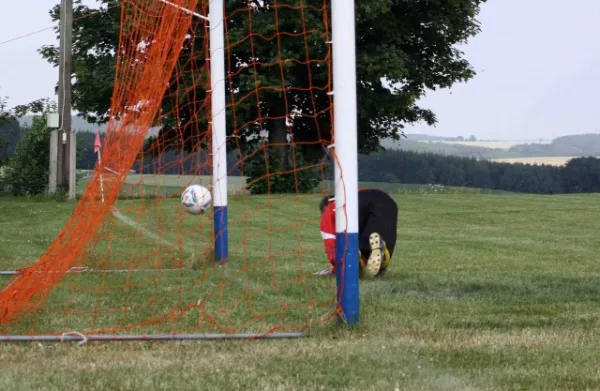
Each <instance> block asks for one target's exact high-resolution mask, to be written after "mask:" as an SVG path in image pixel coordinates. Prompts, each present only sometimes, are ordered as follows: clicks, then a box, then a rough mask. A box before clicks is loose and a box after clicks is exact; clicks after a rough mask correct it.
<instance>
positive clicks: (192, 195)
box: [181, 185, 212, 215]
mask: <svg viewBox="0 0 600 391" xmlns="http://www.w3.org/2000/svg"><path fill="white" fill-rule="evenodd" d="M211 204H212V196H211V195H210V191H208V189H207V188H206V187H204V186H200V185H190V186H188V187H187V188H186V189H185V190H184V191H183V193H181V205H183V208H184V209H185V211H186V212H188V213H190V214H193V215H200V214H203V213H204V212H206V210H207V209H208V208H210V205H211Z"/></svg>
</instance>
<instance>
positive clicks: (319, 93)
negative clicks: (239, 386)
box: [40, 0, 485, 189]
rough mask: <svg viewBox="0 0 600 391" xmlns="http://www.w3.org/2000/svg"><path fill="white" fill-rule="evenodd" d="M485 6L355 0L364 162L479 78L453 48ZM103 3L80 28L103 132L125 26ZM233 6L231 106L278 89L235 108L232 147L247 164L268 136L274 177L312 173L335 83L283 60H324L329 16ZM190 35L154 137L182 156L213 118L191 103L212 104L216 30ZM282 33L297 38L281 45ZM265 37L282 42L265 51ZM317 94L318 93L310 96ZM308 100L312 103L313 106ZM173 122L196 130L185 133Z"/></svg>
mask: <svg viewBox="0 0 600 391" xmlns="http://www.w3.org/2000/svg"><path fill="white" fill-rule="evenodd" d="M483 2H485V0H455V1H451V2H449V1H447V0H430V1H423V2H414V1H409V0H356V16H357V29H356V30H357V34H356V37H355V38H356V43H357V78H358V81H357V88H358V105H359V110H358V128H359V135H358V137H359V140H358V144H359V146H360V152H362V153H368V152H370V151H374V150H377V149H378V148H379V140H380V139H381V138H385V137H391V138H393V139H399V137H400V136H401V134H402V130H401V129H402V128H403V127H404V126H405V125H406V124H410V123H415V122H419V121H424V122H426V123H427V124H430V125H432V124H434V123H435V122H436V118H435V115H434V113H433V112H432V111H431V110H428V109H425V108H422V107H419V106H418V105H417V104H416V102H417V100H418V99H419V98H420V97H422V96H423V95H424V94H425V91H426V90H427V89H431V90H435V89H437V88H448V87H450V86H452V85H453V84H455V83H457V82H465V81H468V80H469V79H471V78H472V77H473V76H474V75H475V72H474V71H473V69H472V68H471V66H470V64H469V63H468V62H467V61H466V60H465V59H464V58H463V53H462V52H461V51H460V50H458V49H457V48H456V45H457V44H461V43H465V42H467V40H468V39H469V38H470V37H472V36H474V35H476V34H477V33H478V32H479V24H478V22H477V20H476V16H477V14H478V12H479V7H480V5H481V4H482V3H483ZM101 3H102V4H103V7H102V9H101V10H100V11H99V10H98V9H93V8H90V7H87V6H84V5H82V4H81V1H80V0H75V9H74V16H75V18H76V22H75V23H74V28H73V42H74V52H73V70H74V74H75V77H76V81H75V83H74V84H73V108H74V109H76V110H78V111H79V112H81V113H83V115H84V116H85V118H87V119H88V120H89V121H92V122H99V123H102V122H106V121H107V119H108V115H109V108H110V97H111V91H112V86H113V83H114V68H115V64H116V59H115V57H114V53H115V52H118V50H116V49H117V46H118V39H119V26H120V15H121V11H120V7H118V5H119V3H120V2H119V1H116V0H101ZM200 3H202V4H204V2H202V1H201V2H200ZM225 3H226V14H228V15H230V16H231V17H229V18H227V24H226V30H227V37H228V42H229V46H228V49H227V53H226V56H227V57H228V58H229V59H230V64H231V67H230V68H229V69H228V71H229V78H228V83H227V88H228V93H227V94H226V95H227V97H228V99H229V102H228V103H231V99H232V96H235V94H234V93H233V91H234V89H235V91H239V92H238V94H240V95H241V94H242V93H243V92H249V91H253V90H254V91H257V88H256V87H257V86H281V88H278V89H276V90H273V89H271V90H261V91H260V92H259V93H257V94H254V95H252V96H250V97H249V98H248V99H246V100H245V101H244V102H242V103H239V104H237V105H236V115H235V120H234V118H233V115H232V113H231V111H229V112H228V124H229V129H228V133H229V134H232V133H234V132H235V134H236V136H237V138H232V139H231V143H232V145H233V144H235V143H239V145H240V146H241V148H242V153H247V152H248V151H249V150H254V149H255V148H259V147H260V146H261V140H260V138H259V137H257V135H258V134H259V132H260V131H261V130H267V131H268V138H269V142H270V143H278V144H279V145H281V146H280V147H277V148H273V147H271V148H268V151H266V152H267V153H266V156H268V157H271V156H272V160H273V161H274V162H275V163H276V164H277V165H278V166H279V167H276V168H277V169H278V170H279V171H285V170H286V165H288V166H289V165H290V156H291V154H292V153H294V154H297V155H298V156H299V157H300V159H301V160H304V161H306V162H307V163H314V162H315V161H317V160H318V159H321V158H322V156H323V146H324V145H323V144H327V143H328V142H330V140H331V134H330V127H329V123H330V122H331V119H330V118H329V111H328V110H326V108H327V107H328V106H329V105H330V97H329V96H328V95H327V91H326V89H325V87H326V86H327V84H328V81H329V75H328V70H327V67H325V66H319V64H315V63H312V64H311V65H306V64H301V63H297V62H284V63H282V62H279V61H280V56H284V57H285V58H295V59H299V60H301V61H306V60H309V59H310V60H315V59H324V58H326V57H327V56H328V50H329V45H328V44H327V42H326V40H327V39H326V38H327V37H326V36H325V34H324V31H323V30H324V28H323V13H322V11H321V10H319V9H317V8H316V7H315V8H311V7H284V6H282V5H285V4H294V5H298V0H277V1H276V2H275V0H261V1H257V0H250V2H249V1H248V0H230V1H227V2H225ZM305 3H310V2H308V1H305ZM249 5H251V6H252V7H250V8H252V9H253V11H251V12H250V14H251V24H252V25H251V26H250V25H249V23H250V18H249V17H248V12H246V13H237V14H233V13H232V11H233V10H235V9H241V8H244V7H248V6H249ZM274 5H277V7H273V6H274ZM50 13H51V16H52V18H53V20H55V21H56V20H58V18H59V8H58V6H56V7H54V8H53V9H52V10H51V12H50ZM274 14H276V18H275V17H274ZM330 14H331V12H330V10H329V11H328V15H330ZM275 20H277V21H278V24H276V23H275ZM192 29H193V30H194V31H192V33H194V34H192V36H194V37H195V39H188V40H186V41H185V42H184V43H183V47H182V52H181V57H180V61H179V63H178V65H177V71H176V72H175V73H174V78H175V77H177V80H175V79H173V80H171V83H170V84H169V86H168V87H167V91H166V94H165V99H164V100H163V104H162V114H163V115H162V124H160V125H161V131H160V134H159V136H158V139H159V140H160V141H161V142H160V143H159V144H160V145H162V146H164V147H170V148H180V149H183V150H186V151H190V150H191V149H192V148H193V147H194V145H196V144H195V143H194V142H192V141H189V140H198V139H199V138H200V139H201V138H202V134H198V132H199V130H198V129H200V132H203V131H206V129H207V128H208V125H207V124H206V123H205V122H204V123H192V122H191V120H192V119H193V118H196V117H198V111H199V110H205V108H203V107H199V105H198V104H190V103H191V102H198V101H201V100H202V99H203V98H204V96H205V94H206V90H207V88H206V87H207V86H206V80H204V79H206V77H205V76H202V73H201V72H199V71H198V70H202V69H205V68H206V67H205V65H206V64H205V57H206V56H205V53H206V47H205V45H204V43H205V41H206V40H205V38H206V37H205V36H204V34H206V31H208V30H207V29H205V25H204V23H203V22H202V21H195V22H194V24H193V26H192ZM248 31H252V32H254V33H256V35H253V36H252V37H251V38H250V39H244V40H242V39H241V38H243V37H247V36H248ZM282 31H284V32H296V33H297V34H289V35H287V34H277V32H282ZM299 33H302V34H299ZM259 36H262V37H276V39H269V40H265V39H260V38H258V37H259ZM40 52H41V54H42V56H43V57H44V58H45V59H46V60H48V61H49V62H50V63H52V64H55V65H56V64H58V48H57V47H56V46H45V47H43V48H41V50H40ZM282 53H283V54H282ZM257 58H258V59H260V61H261V62H266V63H276V64H277V63H279V64H280V65H279V66H271V67H264V66H263V67H260V70H259V71H256V73H255V70H254V65H255V64H256V62H255V61H256V60H255V59H257ZM309 64H310V63H309ZM321 65H322V64H321ZM282 67H284V68H285V71H284V72H282ZM282 74H283V78H282ZM382 80H384V81H383V82H382ZM311 85H312V86H317V87H320V88H322V90H317V89H313V90H312V91H310V92H307V89H308V87H309V86H311ZM309 94H312V95H311V96H310V99H308V97H309ZM313 102H314V107H313ZM259 111H260V114H261V115H260V116H259V115H258V114H259ZM292 111H296V112H302V113H303V114H305V115H306V116H304V117H297V118H295V119H294V121H293V125H292V126H288V125H289V124H287V123H286V118H285V114H286V113H290V112H292ZM259 117H261V118H263V123H254V122H253V123H250V124H249V125H246V124H247V123H248V121H249V119H255V118H259ZM287 120H288V121H289V120H290V119H289V118H287ZM176 123H184V124H185V123H188V124H189V125H190V126H187V127H186V126H183V127H180V126H176V125H175V124H176ZM288 132H290V133H291V134H290V136H291V140H292V143H293V145H288V147H283V146H284V145H286V143H287V142H288V140H287V136H288ZM156 145H157V144H153V145H150V146H149V148H148V149H149V150H152V149H153V147H155V146H156ZM155 151H156V149H155ZM158 152H159V153H161V152H163V151H162V150H160V151H158ZM263 159H264V157H263ZM271 163H272V162H269V163H268V164H263V165H264V166H267V165H270V164H271ZM287 188H288V189H289V186H288V187H287Z"/></svg>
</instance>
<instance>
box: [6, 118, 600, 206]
mask: <svg viewBox="0 0 600 391" xmlns="http://www.w3.org/2000/svg"><path fill="white" fill-rule="evenodd" d="M13 125H14V124H13ZM93 140H94V133H91V132H78V135H77V155H78V156H77V168H78V169H92V168H93V167H94V165H95V164H96V154H95V153H94V152H93ZM6 141H7V140H6ZM11 141H14V140H11ZM5 144H13V143H12V142H11V143H5ZM46 144H47V142H46V141H45V140H44V141H43V145H46ZM5 146H6V145H5ZM39 148H42V145H41V144H40V146H39ZM11 149H12V148H11ZM42 149H43V148H42ZM5 150H6V149H5ZM23 151H25V150H23ZM22 160H23V161H24V162H27V161H28V160H27V159H22ZM42 160H43V161H41V165H42V166H44V167H45V166H46V161H47V158H45V157H44V158H43V159H42ZM239 162H240V160H239V156H237V155H236V153H235V152H232V153H231V154H230V156H229V158H228V162H227V163H228V172H229V175H232V176H237V175H241V170H240V167H239V166H238V165H239ZM358 168H359V180H360V181H362V182H387V183H405V184H439V185H445V186H457V187H473V188H482V189H494V190H504V191H512V192H520V193H535V194H564V193H591V192H600V159H598V158H594V157H582V158H575V159H572V160H570V161H569V162H568V163H567V165H566V166H564V167H556V166H550V165H531V164H511V163H497V162H491V161H488V160H484V159H477V158H473V157H456V156H445V155H439V154H434V153H421V152H413V151H403V150H385V151H382V152H379V153H373V154H370V155H360V156H359V164H358ZM132 169H134V170H135V171H136V172H140V173H144V174H157V175H158V174H190V175H210V174H211V171H212V170H211V167H210V164H209V160H208V155H207V153H206V152H200V153H194V154H180V153H177V152H176V151H170V152H168V153H166V154H163V155H162V156H159V157H150V156H147V157H146V158H145V159H144V160H143V161H138V162H136V163H135V164H134V166H133V167H132ZM247 169H248V167H246V170H245V173H246V172H247ZM303 171H307V170H303ZM317 171H318V170H315V173H314V176H315V178H320V177H321V173H320V172H317ZM328 171H329V176H331V175H332V169H331V167H329V170H328ZM29 180H31V179H29ZM42 182H43V181H42ZM44 183H45V182H44Z"/></svg>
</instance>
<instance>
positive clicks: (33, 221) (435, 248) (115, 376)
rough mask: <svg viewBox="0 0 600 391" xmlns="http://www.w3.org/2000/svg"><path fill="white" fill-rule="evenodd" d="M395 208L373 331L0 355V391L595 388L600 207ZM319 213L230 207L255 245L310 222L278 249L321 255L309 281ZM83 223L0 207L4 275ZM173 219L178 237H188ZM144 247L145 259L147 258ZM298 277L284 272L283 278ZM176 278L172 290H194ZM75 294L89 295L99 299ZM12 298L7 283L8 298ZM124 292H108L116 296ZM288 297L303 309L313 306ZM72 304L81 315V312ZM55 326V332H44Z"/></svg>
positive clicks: (437, 204) (4, 348) (125, 204)
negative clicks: (270, 229) (244, 216)
mask: <svg viewBox="0 0 600 391" xmlns="http://www.w3.org/2000/svg"><path fill="white" fill-rule="evenodd" d="M446 190H449V189H446ZM394 197H395V199H396V200H397V202H398V204H399V206H400V219H399V226H398V232H399V243H398V250H397V253H396V254H395V257H394V261H393V265H392V267H391V269H390V270H389V272H388V273H387V275H386V277H385V278H384V279H381V280H377V281H363V282H362V283H361V306H362V312H361V316H362V318H361V323H360V326H359V327H358V328H357V329H356V330H342V329H338V328H336V327H335V326H334V325H332V324H328V323H326V324H321V325H317V326H315V327H314V328H313V329H309V330H308V338H306V339H299V340H280V341H235V342H234V341H220V342H169V343H142V342H130V343H88V344H86V345H83V346H82V347H81V348H78V347H76V346H75V345H72V344H50V343H32V344H2V345H0V368H2V371H0V389H1V390H23V389H56V390H63V389H72V390H80V389H85V390H116V389H118V390H133V389H176V390H196V389H228V390H229V389H231V390H234V389H262V390H278V389H282V390H284V389H285V390H288V389H289V390H296V389H307V390H308V389H310V390H317V389H319V390H342V389H344V390H591V389H599V388H600V368H599V364H598V363H599V362H600V327H599V326H600V267H599V265H598V253H599V251H600V242H599V241H598V239H597V237H598V232H600V220H599V219H598V218H597V215H598V213H599V212H600V196H598V195H586V196H552V197H550V196H533V195H511V194H486V195H484V194H473V193H466V192H460V191H448V192H444V194H435V192H420V191H415V192H412V193H411V192H405V193H403V194H400V193H399V194H396V195H395V196H394ZM140 202H141V201H136V200H129V201H126V200H123V201H120V205H119V207H120V208H121V210H123V213H125V214H127V215H128V216H130V217H131V218H134V217H135V216H136V213H135V211H136V210H137V209H136V208H138V207H139V205H138V203H140ZM177 202H178V200H170V201H167V202H166V203H165V205H164V207H161V208H164V209H159V210H157V211H156V214H155V215H145V217H144V218H145V219H146V220H143V219H142V220H136V221H140V222H141V223H143V224H148V225H152V226H157V225H156V224H152V222H151V221H150V220H152V219H159V217H158V216H163V219H162V220H160V221H167V220H168V217H169V213H174V211H175V210H176V208H177ZM316 202H317V196H315V197H312V198H303V199H301V200H299V201H295V200H294V201H291V200H290V201H288V202H272V203H269V204H268V205H269V207H270V210H271V213H265V212H261V211H260V209H259V208H260V207H261V206H263V205H265V198H264V197H248V198H245V199H244V201H242V200H235V199H233V200H232V203H231V212H230V213H231V216H232V219H235V217H236V211H242V210H243V211H249V210H255V211H256V213H255V214H252V215H251V216H248V219H250V221H249V222H246V223H243V222H241V221H238V223H237V224H238V226H242V225H243V226H244V227H246V228H245V229H256V230H260V229H261V228H264V227H265V225H267V226H277V227H285V226H286V225H287V224H289V221H290V219H291V218H292V219H293V217H290V215H292V214H293V216H303V218H304V219H305V220H306V221H310V220H313V219H314V221H315V224H314V226H313V225H306V226H303V227H302V228H301V229H288V230H281V231H276V232H274V233H273V235H274V236H275V239H276V241H277V243H278V244H279V245H280V246H284V247H285V246H288V247H290V248H291V247H293V246H294V245H295V244H297V243H298V240H299V239H298V238H300V240H301V241H302V246H303V248H305V249H307V251H308V249H311V248H314V251H312V252H310V254H311V255H310V256H307V257H306V259H305V260H304V261H305V262H304V263H303V264H304V265H305V266H306V267H307V269H308V270H307V272H310V271H312V270H316V269H319V268H323V267H325V266H326V261H325V260H324V259H323V258H322V252H321V250H320V246H321V241H320V237H319V233H318V226H317V224H316V221H317V220H318V211H317V208H316ZM151 205H152V204H151V203H150V205H147V206H146V207H149V206H151ZM72 210H73V205H68V204H64V203H56V202H54V201H44V200H13V199H0V230H1V232H2V236H1V237H0V269H12V268H16V267H21V266H25V265H27V264H29V263H31V262H33V261H35V260H36V259H37V258H38V257H40V256H41V255H42V254H43V253H44V251H45V250H46V249H47V247H48V245H49V244H50V243H51V241H52V240H54V238H55V236H56V235H57V233H58V232H59V231H60V229H61V228H62V227H63V225H64V224H65V222H66V221H67V219H68V218H69V215H70V213H71V211H72ZM291 211H293V213H291ZM244 213H246V212H244ZM172 216H176V213H174V214H173V215H172ZM178 218H179V217H176V218H175V217H173V218H172V219H171V220H173V223H172V224H174V225H175V224H179V223H180V222H179V220H178ZM114 224H115V225H113V226H112V228H111V230H112V232H113V233H114V234H115V236H119V234H125V233H128V235H130V234H131V227H129V228H128V227H121V226H120V225H119V222H118V221H115V222H114ZM165 224H166V223H165ZM182 224H184V225H186V224H192V223H190V222H189V220H185V221H183V223H182ZM169 227H170V226H163V231H161V233H162V234H163V235H164V237H165V238H166V240H171V239H172V235H174V234H176V233H174V232H173V231H171V230H170V228H169ZM127 229H129V231H127ZM231 229H232V237H233V239H232V240H237V239H239V235H241V231H240V230H241V228H239V227H238V228H236V227H235V223H232V227H231ZM299 233H300V234H299ZM298 234H299V235H300V236H296V235H298ZM137 240H141V239H140V238H137ZM144 240H147V239H144ZM144 243H146V244H147V243H148V242H143V241H142V243H140V245H139V246H138V247H136V248H135V250H136V251H142V252H143V249H144V245H143V244H144ZM198 245H202V243H200V244H198ZM248 247H249V248H250V249H251V251H252V255H251V256H252V257H257V258H261V257H264V256H265V255H267V254H266V253H267V249H268V248H269V243H268V239H267V236H266V235H261V236H258V237H256V238H255V239H254V240H253V241H252V242H251V243H250V244H249V245H248ZM98 248H101V247H98ZM117 250H118V249H117ZM117 250H114V251H117ZM123 250H125V249H123ZM129 251H131V249H129ZM236 251H238V250H236V249H234V250H233V252H234V254H235V253H236ZM295 266H296V264H294V263H292V264H291V265H285V264H281V265H278V268H280V271H281V273H283V275H285V274H291V273H293V268H294V267H295ZM252 277H255V278H257V280H255V281H259V282H260V281H261V280H260V278H264V276H263V277H260V276H252ZM79 278H80V279H84V278H86V277H79ZM89 278H91V277H89ZM165 278H166V277H165ZM171 278H172V277H171ZM175 278H177V280H176V281H175V280H173V281H171V282H172V283H173V286H176V287H179V286H182V285H181V284H182V283H183V284H184V283H185V280H181V276H178V277H175ZM78 281H79V282H80V288H82V287H86V286H88V287H89V286H91V285H85V284H84V283H83V282H82V280H78ZM154 281H156V280H154ZM163 281H164V282H165V281H168V280H163ZM266 281H267V280H263V282H265V283H266ZM5 282H8V279H7V278H5V277H0V286H1V285H3V284H4V283H5ZM121 282H122V280H120V279H117V280H116V281H112V280H110V279H108V280H105V281H104V283H105V284H107V285H106V286H107V287H110V286H111V285H112V286H115V285H114V284H117V285H118V284H120V283H121ZM190 283H192V282H191V281H190ZM330 283H331V279H329V278H322V279H318V280H315V281H314V284H313V285H311V294H312V295H314V296H315V297H319V298H320V300H322V301H326V295H328V294H329V293H330V286H329V284H330ZM133 285H134V284H133V283H132V282H130V285H129V286H133ZM72 287H73V285H68V286H65V287H62V288H61V289H59V296H57V297H56V299H57V301H54V302H53V303H52V306H53V307H54V308H55V309H58V308H59V307H58V306H59V305H60V300H61V299H62V300H66V301H68V300H67V299H69V298H71V299H72V298H73V297H74V291H73V290H69V288H72ZM117 287H118V286H117ZM166 288H168V287H164V286H160V285H159V286H154V287H153V288H152V290H151V291H149V292H146V293H148V294H150V295H151V296H153V297H158V296H159V295H162V294H164V293H165V290H164V289H166ZM90 292H92V293H93V291H90ZM139 293H140V294H141V293H144V292H143V291H141V292H139ZM60 294H63V296H60ZM183 294H184V295H185V292H184V293H183ZM234 294H239V292H235V293H234ZM114 295H115V297H113V296H110V297H107V299H108V300H113V299H115V300H116V299H117V297H116V296H118V295H120V291H119V290H118V289H115V292H114ZM278 295H280V296H278V297H281V296H283V297H286V298H287V299H289V300H294V299H298V300H301V297H303V296H304V295H306V292H304V291H303V292H298V291H296V290H294V289H291V290H290V291H286V292H283V293H282V292H278ZM179 300H181V299H179ZM223 300H225V302H227V301H228V300H229V299H228V298H227V297H226V296H225V297H224V299H223ZM256 300H257V302H261V301H260V300H259V299H258V298H257V299H256ZM263 302H264V303H267V302H269V297H266V298H265V300H264V301H263ZM69 304H70V305H79V304H82V305H83V304H85V297H84V298H83V301H82V302H81V303H80V302H76V301H70V302H69ZM108 304H110V303H108ZM73 308H75V307H73ZM120 315H123V314H120ZM243 315H244V314H239V316H243ZM129 316H133V317H134V318H135V316H136V315H135V314H133V315H131V314H129ZM144 316H148V314H144ZM234 316H237V314H234ZM70 320H72V321H74V322H76V321H77V318H75V317H71V318H69V319H66V318H65V317H64V313H62V312H60V311H54V312H52V311H49V312H46V313H42V314H39V315H38V316H37V318H36V322H35V323H31V324H30V326H31V325H36V326H37V327H42V328H44V327H47V328H51V327H57V328H61V327H63V326H65V325H67V324H68V325H69V326H71V324H69V321H70ZM100 320H103V319H100ZM104 320H106V319H104ZM108 320H110V319H108ZM113 320H114V319H113ZM44 321H48V322H50V323H48V325H47V326H43V325H42V323H43V322H44ZM118 321H119V322H125V321H126V319H125V318H124V317H123V316H122V317H121V318H119V320H118ZM182 324H183V323H182ZM72 326H74V327H75V326H77V325H76V324H73V325H72ZM177 326H181V324H180V325H169V327H177ZM184 326H185V325H184ZM69 331H70V330H69Z"/></svg>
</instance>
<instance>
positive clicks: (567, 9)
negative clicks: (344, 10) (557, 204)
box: [0, 0, 600, 140]
mask: <svg viewBox="0 0 600 391" xmlns="http://www.w3.org/2000/svg"><path fill="white" fill-rule="evenodd" d="M0 1H2V3H3V7H2V14H3V18H2V23H0V42H4V41H6V40H9V39H11V38H15V37H18V36H21V35H25V34H28V33H31V32H34V31H37V30H41V29H44V28H47V27H51V21H50V16H49V14H48V10H49V9H50V8H51V7H52V5H54V4H56V3H58V0H14V1H13V0H0ZM88 3H93V0H89V1H88ZM479 20H480V21H481V24H482V29H483V31H482V32H481V34H479V35H478V36H477V37H476V38H474V39H472V40H471V42H470V43H469V44H468V45H466V46H465V47H464V51H465V56H466V58H467V59H468V60H469V61H470V62H471V64H472V65H473V66H474V68H475V69H476V71H477V72H478V75H477V76H476V77H475V79H473V80H471V81H470V82H468V83H466V84H461V85H456V86H454V87H453V88H452V90H451V91H448V90H441V91H435V92H429V93H428V95H427V97H426V98H424V99H423V100H422V101H421V102H420V103H421V104H422V105H423V106H424V107H428V108H431V109H432V110H434V111H435V112H436V114H437V116H438V121H439V123H438V124H437V126H436V127H435V128H433V127H428V126H417V127H415V128H408V129H407V131H408V132H417V133H428V134H435V135H443V136H458V135H462V136H468V135H471V134H473V135H475V136H477V137H478V138H485V139H505V140H526V139H539V138H544V139H550V138H554V137H557V136H561V135H565V134H573V133H600V124H599V123H598V121H597V119H596V117H597V115H596V112H597V111H598V109H597V107H598V106H599V104H598V102H599V101H600V99H599V98H598V96H597V94H598V91H600V72H599V70H600V23H599V22H598V21H599V20H600V0H572V1H571V2H565V1H559V0H488V3H487V4H484V5H483V7H482V12H481V14H480V16H479ZM55 42H56V39H55V37H54V33H53V31H52V30H46V31H44V32H42V33H39V34H35V35H32V36H29V37H27V38H22V39H19V40H17V41H13V42H9V43H4V44H0V95H2V96H9V97H10V100H9V104H10V106H14V105H17V104H22V103H27V102H30V101H32V100H34V99H37V98H41V97H48V96H50V97H53V96H54V91H53V88H54V85H55V83H56V81H57V77H58V70H57V69H56V68H52V66H50V65H49V64H47V63H46V62H45V61H44V60H42V59H41V57H40V56H39V54H38V53H37V51H36V50H37V49H38V48H40V47H41V46H42V45H46V44H53V43H55ZM55 99H56V98H55Z"/></svg>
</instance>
